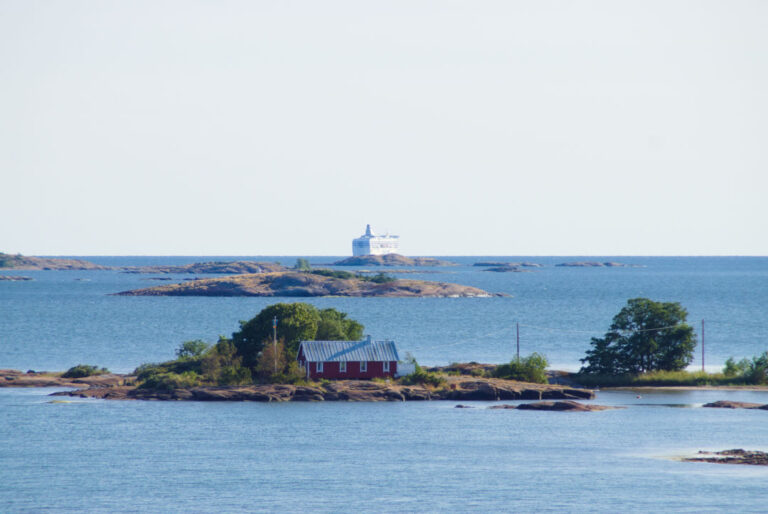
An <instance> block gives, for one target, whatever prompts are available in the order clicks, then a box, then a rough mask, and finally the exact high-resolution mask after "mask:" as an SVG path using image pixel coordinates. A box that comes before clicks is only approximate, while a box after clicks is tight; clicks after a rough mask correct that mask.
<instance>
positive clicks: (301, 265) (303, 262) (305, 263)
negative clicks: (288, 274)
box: [293, 258, 312, 271]
mask: <svg viewBox="0 0 768 514" xmlns="http://www.w3.org/2000/svg"><path fill="white" fill-rule="evenodd" d="M293 268H294V269H296V270H298V271H312V265H311V264H309V260H307V259H301V258H299V259H296V265H295V266H294V267H293Z"/></svg>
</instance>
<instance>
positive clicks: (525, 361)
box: [493, 352, 549, 384]
mask: <svg viewBox="0 0 768 514" xmlns="http://www.w3.org/2000/svg"><path fill="white" fill-rule="evenodd" d="M547 366H549V362H547V358H546V357H544V356H543V355H541V354H538V353H536V352H534V353H532V354H530V355H529V356H527V357H523V358H522V359H520V360H517V359H515V360H513V361H512V362H510V363H509V364H502V365H500V366H496V369H495V370H493V376H494V377H496V378H506V379H508V380H519V381H521V382H534V383H537V384H546V383H547Z"/></svg>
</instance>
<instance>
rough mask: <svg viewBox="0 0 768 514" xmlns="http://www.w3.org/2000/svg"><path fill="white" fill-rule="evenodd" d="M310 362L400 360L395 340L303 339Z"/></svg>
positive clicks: (302, 344) (306, 357) (305, 356)
mask: <svg viewBox="0 0 768 514" xmlns="http://www.w3.org/2000/svg"><path fill="white" fill-rule="evenodd" d="M300 350H304V358H305V359H306V360H307V361H309V362H348V361H369V362H371V361H373V362H386V361H399V360H400V359H399V357H398V356H397V347H396V346H395V342H394V341H369V340H367V339H364V340H362V341H302V342H301V346H300Z"/></svg>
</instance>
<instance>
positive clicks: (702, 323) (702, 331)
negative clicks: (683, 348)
mask: <svg viewBox="0 0 768 514" xmlns="http://www.w3.org/2000/svg"><path fill="white" fill-rule="evenodd" d="M701 371H702V372H703V371H704V320H701Z"/></svg>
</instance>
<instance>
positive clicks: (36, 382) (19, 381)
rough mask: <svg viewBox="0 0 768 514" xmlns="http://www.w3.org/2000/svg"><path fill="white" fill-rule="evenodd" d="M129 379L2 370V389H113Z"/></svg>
mask: <svg viewBox="0 0 768 514" xmlns="http://www.w3.org/2000/svg"><path fill="white" fill-rule="evenodd" d="M127 380H129V377H128V376H126V375H119V374H116V373H106V374H102V375H92V376H90V377H83V378H62V376H61V373H60V372H48V371H32V370H29V371H27V372H26V373H25V372H23V371H19V370H16V369H0V387H77V388H82V387H91V386H96V387H111V386H116V385H121V384H124V383H125V382H126V381H127Z"/></svg>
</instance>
